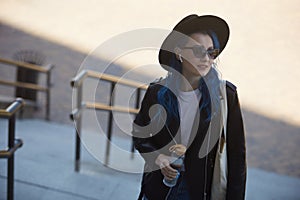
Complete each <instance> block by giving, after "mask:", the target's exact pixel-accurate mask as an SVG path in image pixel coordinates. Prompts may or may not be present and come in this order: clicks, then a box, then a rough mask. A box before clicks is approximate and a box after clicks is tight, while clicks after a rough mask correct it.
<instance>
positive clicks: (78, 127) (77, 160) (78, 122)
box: [75, 84, 82, 172]
mask: <svg viewBox="0 0 300 200" xmlns="http://www.w3.org/2000/svg"><path fill="white" fill-rule="evenodd" d="M81 101H82V84H80V85H78V86H77V102H76V104H77V109H78V110H79V114H78V118H77V119H76V120H75V125H76V143H75V145H76V147H75V148H76V149H75V171H76V172H79V170H80V153H81V146H80V137H81V123H82V122H81V121H82V116H81V109H82V108H81V107H82V102H81Z"/></svg>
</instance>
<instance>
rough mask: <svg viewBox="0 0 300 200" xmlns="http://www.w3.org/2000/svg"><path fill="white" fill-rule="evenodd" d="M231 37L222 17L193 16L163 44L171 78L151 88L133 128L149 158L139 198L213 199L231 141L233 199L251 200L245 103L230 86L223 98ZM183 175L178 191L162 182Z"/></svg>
mask: <svg viewBox="0 0 300 200" xmlns="http://www.w3.org/2000/svg"><path fill="white" fill-rule="evenodd" d="M228 38H229V27H228V25H227V23H226V22H225V21H224V20H223V19H221V18H219V17H216V16H211V15H206V16H197V15H189V16H187V17H185V18H184V19H182V20H181V21H180V22H179V23H178V24H177V25H176V26H175V27H174V29H173V31H172V32H171V33H170V34H169V35H168V36H167V38H166V39H165V41H164V42H163V44H162V46H161V49H160V51H159V62H160V64H161V66H162V67H163V68H164V69H166V70H167V71H168V76H167V77H166V78H165V79H161V80H159V81H157V82H155V83H151V84H150V86H149V88H148V90H147V92H146V94H145V96H144V99H143V102H142V106H141V109H140V112H139V113H138V115H137V116H136V119H135V120H134V124H133V139H134V144H135V147H136V149H137V150H138V151H139V152H140V154H141V155H142V157H143V158H144V159H145V168H144V174H143V179H142V187H141V193H140V196H139V199H144V200H160V199H168V200H174V199H182V200H190V199H191V200H194V199H195V200H196V199H197V200H199V199H200V200H201V199H211V190H212V186H213V184H214V183H213V172H214V168H215V158H216V153H217V151H218V147H219V145H221V144H222V142H221V141H223V140H222V137H223V138H224V137H225V136H226V140H225V141H227V143H226V144H227V145H226V146H227V150H226V152H227V187H226V194H225V195H226V199H227V200H240V199H244V197H245V185H246V155H245V154H246V148H245V135H244V128H243V120H242V115H241V110H240V106H239V100H238V96H237V91H236V87H235V86H234V85H233V84H231V83H230V82H226V86H225V87H224V88H226V89H225V90H226V92H225V93H226V95H222V92H221V89H220V88H221V83H222V81H221V80H220V78H219V76H218V72H217V70H216V67H215V66H216V64H215V61H216V58H217V57H218V55H219V54H220V53H221V52H222V51H223V49H224V48H225V46H226V44H227V41H228ZM223 98H226V100H227V113H228V114H227V119H226V120H227V125H226V127H223V126H222V122H221V121H222V120H221V119H222V117H220V116H221V112H222V109H221V106H220V105H221V101H222V99H223ZM225 128H226V134H225V136H224V130H225ZM221 135H222V137H221ZM176 144H177V145H178V144H180V145H183V146H185V147H186V152H185V155H184V165H183V167H181V168H180V170H178V169H175V168H174V166H172V165H171V164H172V158H171V157H170V152H169V149H170V147H171V148H172V146H174V145H176ZM178 172H180V173H178ZM179 174H180V175H179ZM178 175H179V179H178V181H177V183H176V185H175V186H174V187H168V186H166V185H165V184H164V183H163V179H166V180H172V179H174V178H176V177H178Z"/></svg>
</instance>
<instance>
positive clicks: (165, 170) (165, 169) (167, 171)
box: [161, 165, 178, 179]
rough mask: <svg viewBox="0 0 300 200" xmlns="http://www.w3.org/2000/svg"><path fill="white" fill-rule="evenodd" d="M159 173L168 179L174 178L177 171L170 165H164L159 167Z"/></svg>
mask: <svg viewBox="0 0 300 200" xmlns="http://www.w3.org/2000/svg"><path fill="white" fill-rule="evenodd" d="M161 173H162V174H163V175H164V176H165V177H167V178H168V179H174V178H176V176H177V173H178V171H177V170H176V169H174V168H172V167H171V166H170V165H164V166H162V167H161Z"/></svg>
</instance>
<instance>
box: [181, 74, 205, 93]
mask: <svg viewBox="0 0 300 200" xmlns="http://www.w3.org/2000/svg"><path fill="white" fill-rule="evenodd" d="M200 78H201V77H200V76H192V77H191V76H189V77H186V76H184V75H183V78H182V79H181V85H180V90H181V91H185V92H187V91H191V90H195V89H197V88H198V86H199V80H200Z"/></svg>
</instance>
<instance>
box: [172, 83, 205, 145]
mask: <svg viewBox="0 0 300 200" xmlns="http://www.w3.org/2000/svg"><path fill="white" fill-rule="evenodd" d="M200 98H201V93H200V91H199V90H198V89H196V90H192V91H187V92H183V91H179V93H178V102H179V114H180V129H181V143H182V144H183V145H185V146H187V144H188V142H189V138H190V135H191V131H192V126H193V123H194V118H195V115H196V112H197V110H198V109H199V101H200Z"/></svg>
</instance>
